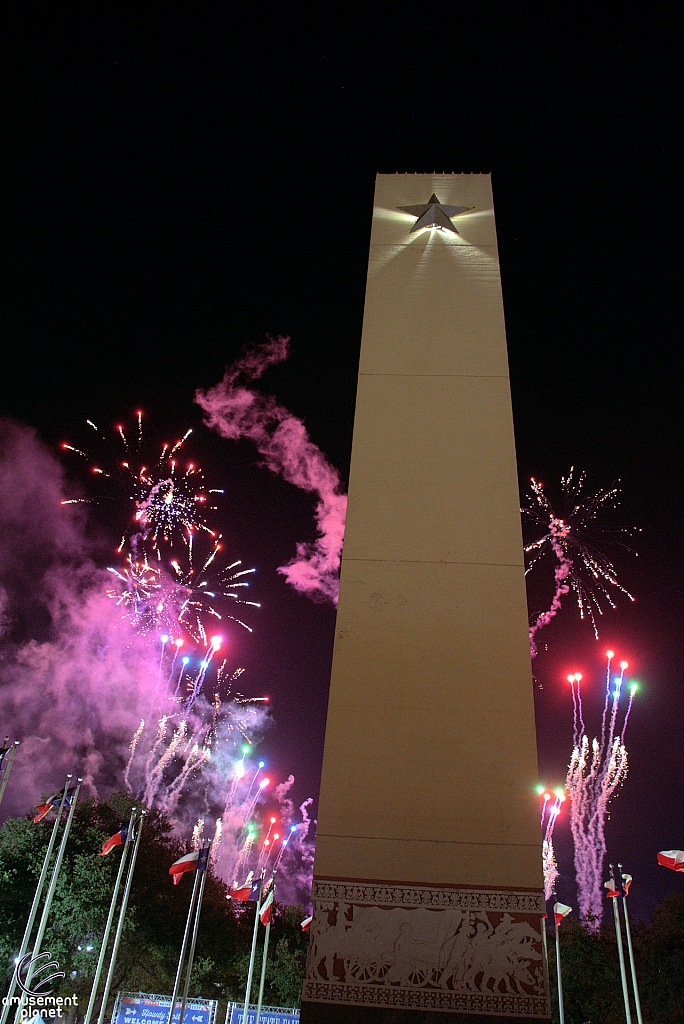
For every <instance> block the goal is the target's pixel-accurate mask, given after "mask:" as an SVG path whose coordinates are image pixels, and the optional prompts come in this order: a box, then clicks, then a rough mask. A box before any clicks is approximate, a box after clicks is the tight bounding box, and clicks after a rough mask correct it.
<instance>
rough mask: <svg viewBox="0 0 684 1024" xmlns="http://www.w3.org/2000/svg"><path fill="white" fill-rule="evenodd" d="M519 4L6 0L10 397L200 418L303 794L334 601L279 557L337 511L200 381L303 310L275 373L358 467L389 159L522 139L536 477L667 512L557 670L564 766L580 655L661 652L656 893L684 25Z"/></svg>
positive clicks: (312, 427) (676, 726) (650, 659)
mask: <svg viewBox="0 0 684 1024" xmlns="http://www.w3.org/2000/svg"><path fill="white" fill-rule="evenodd" d="M495 10H496V8H494V7H492V8H491V9H489V15H488V14H487V10H484V11H483V12H482V14H481V19H482V20H481V21H480V20H478V21H477V23H475V22H473V21H472V20H470V15H469V14H468V15H467V16H466V10H465V8H463V9H458V10H456V11H452V12H451V13H450V16H449V21H450V24H446V22H444V19H441V18H440V19H438V21H440V22H444V23H443V24H438V23H433V22H432V21H430V19H429V18H428V22H429V24H425V25H417V26H416V27H414V28H411V27H410V26H407V27H406V28H402V27H401V26H399V25H395V26H394V27H393V28H391V29H390V30H389V31H388V28H387V25H386V24H385V23H383V22H381V21H380V20H377V21H376V20H374V19H372V18H370V19H368V20H366V21H363V22H361V21H354V22H353V23H352V22H351V21H350V20H349V17H348V14H347V13H346V12H345V10H344V9H339V10H338V11H336V12H335V11H332V10H331V12H330V15H329V16H330V17H331V19H332V22H331V25H330V26H329V27H328V28H325V29H324V28H323V27H320V28H318V29H317V28H316V27H312V25H311V24H309V23H305V22H304V20H303V18H302V15H300V14H297V13H296V12H295V11H294V9H292V10H289V11H288V12H287V13H286V14H283V15H282V18H281V19H280V20H279V21H278V23H272V24H269V25H265V24H262V20H265V17H266V16H265V12H264V13H263V19H262V15H260V14H259V13H258V12H257V11H255V12H254V13H253V15H251V16H250V15H245V16H244V17H242V18H238V17H237V16H236V17H235V19H234V20H233V21H228V20H227V19H224V18H221V17H220V16H219V15H218V14H217V13H216V11H215V10H214V9H210V8H208V7H207V8H200V9H198V10H197V11H196V12H195V13H193V16H192V17H191V18H188V19H187V20H185V21H183V22H181V21H176V20H174V18H175V15H171V16H169V15H168V12H167V9H162V8H161V7H156V8H154V9H150V11H148V12H147V13H145V14H141V13H140V12H139V11H134V9H133V8H132V7H131V8H130V9H126V7H125V5H124V6H122V7H120V6H118V5H117V7H116V10H115V9H114V8H111V9H109V11H108V12H106V13H105V14H104V15H103V12H102V10H101V9H98V8H96V7H94V6H92V5H83V6H81V7H78V8H73V9H72V11H71V13H70V15H69V17H68V19H67V18H63V19H62V18H54V16H53V15H50V16H49V17H48V16H46V13H45V11H41V15H40V18H38V17H37V16H36V17H31V16H30V15H28V14H27V11H26V10H25V9H19V8H17V9H16V10H15V11H14V13H13V14H12V13H11V14H10V15H9V16H7V14H6V15H5V19H6V26H5V43H4V47H5V58H4V67H5V102H4V104H3V106H4V108H5V113H4V121H5V129H4V132H3V135H4V139H5V142H6V143H7V144H8V152H7V156H6V158H5V168H4V177H5V187H4V190H3V191H4V199H5V203H4V207H5V210H4V222H5V239H6V245H5V261H4V275H3V277H4V283H3V290H4V297H3V301H2V310H1V315H2V349H3V359H2V377H3V387H2V398H1V401H0V412H1V413H2V414H5V415H9V416H12V417H15V418H17V419H19V420H20V421H22V422H24V423H29V424H32V425H34V426H35V427H37V429H38V430H39V432H40V435H41V437H42V438H43V439H44V441H45V442H47V443H48V444H50V445H56V444H57V443H58V442H60V441H62V440H64V439H67V438H69V439H71V438H77V437H78V436H79V431H80V430H81V424H82V423H83V421H84V419H85V418H86V417H87V416H89V417H91V418H94V419H96V421H98V422H101V423H102V424H107V423H110V424H111V423H113V422H118V421H119V420H121V419H125V418H126V417H129V418H130V416H131V413H132V411H133V410H135V409H137V408H138V407H142V408H143V409H144V410H145V412H146V416H147V420H148V422H149V424H150V429H151V431H152V433H153V434H154V435H155V436H158V437H159V438H160V439H162V440H163V439H165V437H164V435H165V433H166V432H168V433H169V435H177V434H178V433H179V431H180V430H182V429H184V428H185V427H186V425H192V426H195V427H197V428H198V437H199V440H198V447H200V449H201V454H202V462H203V464H204V467H205V469H206V470H207V472H208V474H209V475H210V476H211V477H212V478H214V479H216V478H217V477H220V478H221V479H222V482H225V486H226V488H227V496H226V499H225V504H224V515H225V523H224V524H223V525H224V530H225V533H226V535H227V536H229V537H230V539H231V541H232V542H233V543H234V546H235V550H236V551H237V552H238V553H239V555H240V556H241V557H243V558H244V559H245V561H249V562H250V564H256V565H258V566H259V568H260V584H259V585H260V587H261V596H262V599H263V602H264V608H263V610H262V612H261V621H260V625H259V627H258V630H257V633H256V634H255V638H254V640H253V641H250V644H249V645H248V644H245V647H244V650H243V651H242V652H241V653H242V657H243V663H244V664H245V665H246V666H247V668H248V676H247V677H248V679H251V681H252V685H253V687H254V692H263V691H264V690H265V689H266V690H268V691H269V692H270V693H271V695H272V697H273V701H274V708H275V716H276V718H277V721H278V729H277V730H276V731H274V732H273V733H272V735H271V737H270V738H269V740H268V744H269V745H270V750H271V756H272V758H274V759H275V761H276V763H277V764H278V766H279V769H280V770H281V772H282V773H287V772H289V771H293V772H294V774H295V775H296V776H297V779H298V793H299V795H300V796H301V797H302V798H304V797H305V796H307V795H309V793H313V792H315V789H316V787H317V775H318V770H319V764H320V757H321V751H322V742H323V730H324V721H325V700H326V686H327V679H328V672H329V662H330V654H331V644H332V635H333V628H334V616H333V614H332V612H331V610H330V609H328V608H326V607H323V606H320V605H318V606H317V605H313V604H311V603H310V602H309V601H307V600H306V599H305V598H302V597H297V596H296V595H294V594H291V593H290V592H288V590H287V589H286V587H285V585H284V584H283V583H282V581H281V580H280V579H278V578H276V577H275V575H274V569H275V567H276V566H277V565H279V564H282V563H283V562H284V561H286V560H288V559H289V557H291V555H292V552H293V548H294V543H295V542H296V541H297V540H303V539H307V538H310V537H311V536H312V533H313V525H312V521H311V509H312V502H311V500H310V499H309V498H308V497H307V496H306V495H303V494H301V493H299V492H296V491H294V490H293V488H291V487H289V486H288V485H286V484H284V483H282V482H281V481H278V480H276V479H274V478H273V477H271V476H270V475H269V474H268V473H267V472H266V471H263V470H259V469H258V468H257V467H256V464H255V463H256V460H255V456H254V452H253V450H251V449H250V448H248V447H247V446H244V447H243V446H241V445H238V446H235V445H229V444H228V443H227V442H223V441H220V440H219V439H218V438H215V437H212V436H210V435H209V434H208V433H207V432H202V431H201V428H200V423H201V417H200V412H199V409H198V408H197V407H196V406H194V405H193V404H192V398H193V394H194V391H195V389H196V388H197V387H208V386H211V385H212V384H214V383H215V382H216V381H218V380H219V379H220V377H221V375H222V373H223V369H224V367H225V365H226V364H227V363H230V362H231V361H232V360H233V359H234V358H235V356H236V355H237V354H238V352H239V351H240V350H241V348H242V346H243V345H244V344H246V343H250V342H255V341H260V340H261V339H262V338H263V336H264V334H265V333H266V332H269V333H278V332H280V333H285V334H288V335H290V336H291V338H292V346H293V355H292V358H291V359H290V361H289V362H288V363H286V364H285V365H284V366H282V367H278V368H276V369H275V370H273V371H272V372H271V373H270V374H269V375H268V376H267V377H266V378H264V380H263V382H262V383H263V388H264V389H266V390H268V391H270V392H271V393H273V394H276V395H277V396H278V399H279V400H280V401H281V402H282V403H283V404H285V405H287V406H288V408H290V409H291V410H292V411H293V412H294V413H295V414H297V415H299V416H302V417H303V418H304V419H305V421H306V424H307V427H308V429H309V432H310V434H311V436H312V438H313V439H314V441H315V442H316V443H317V444H318V445H319V446H320V447H321V448H322V449H323V451H325V452H326V453H327V455H328V457H329V458H330V460H331V461H332V462H333V463H334V464H335V465H336V466H338V467H339V468H340V470H341V472H342V473H343V475H346V473H347V471H348V464H349V452H350V443H351V430H352V419H353V408H354V392H355V384H356V369H357V362H358V351H359V343H360V331H361V322H362V315H363V296H364V286H365V274H366V256H367V246H368V235H369V228H370V218H371V209H372V196H373V182H374V174H375V173H376V171H383V172H393V171H419V172H431V171H491V172H492V174H493V183H494V194H495V205H496V217H497V230H498V235H499V249H500V257H501V265H502V279H503V289H504V302H505V311H506V323H507V334H508V342H509V356H510V365H511V380H512V389H513V404H514V415H515V424H516V437H517V446H518V458H519V469H520V478H521V486H525V481H527V480H529V477H530V476H531V475H535V476H537V477H538V478H540V479H541V480H543V481H544V482H545V483H549V484H553V482H554V481H557V480H558V479H559V477H560V476H561V474H562V473H564V472H565V471H567V469H568V468H569V467H570V465H572V464H574V465H575V466H578V467H581V468H584V469H585V470H586V471H587V473H588V475H589V483H590V484H595V485H596V486H601V485H607V484H610V483H611V482H612V481H613V480H615V479H617V478H620V479H621V481H622V486H623V488H624V500H623V505H622V509H621V513H620V517H619V520H620V522H621V523H624V524H634V525H639V526H641V527H643V530H644V532H643V535H642V538H641V539H640V541H639V542H638V547H639V550H640V557H639V559H638V561H637V562H636V563H635V562H634V560H633V559H631V558H630V557H629V556H627V555H622V554H620V553H618V554H616V563H617V565H618V567H619V569H620V572H621V575H622V579H623V581H624V582H625V583H626V585H627V586H628V587H629V589H630V590H632V591H633V592H634V593H635V594H636V596H637V598H638V601H637V603H636V605H634V606H631V605H628V603H627V602H623V604H622V605H621V608H620V610H619V611H618V612H617V613H611V614H610V615H609V616H607V617H606V619H605V621H604V622H603V623H602V638H601V641H600V643H599V644H598V645H597V644H596V643H595V642H594V640H593V637H592V634H591V631H590V629H589V628H588V627H587V626H586V625H580V624H578V622H577V614H576V610H574V609H573V608H572V606H571V605H570V604H568V605H567V606H566V608H565V610H564V611H563V613H562V615H561V616H560V617H559V618H558V619H557V620H556V622H555V623H554V624H553V625H552V626H551V627H549V629H548V630H547V631H546V635H544V634H542V637H543V638H544V639H545V640H546V641H547V642H548V644H549V649H548V651H547V652H542V654H541V655H540V657H539V658H538V660H537V664H536V672H537V675H538V679H539V682H540V683H541V684H542V685H543V689H539V688H538V687H537V688H536V690H535V693H536V697H537V705H538V721H539V738H540V768H541V775H542V778H543V779H544V781H548V782H552V783H558V782H561V781H562V778H563V774H564V771H563V769H564V766H565V764H566V763H567V758H568V755H569V749H570V746H569V745H570V737H571V732H570V724H571V723H570V706H569V695H568V693H567V689H566V688H563V685H562V680H563V679H564V676H565V674H566V673H567V671H569V670H570V669H571V668H575V667H580V668H582V669H583V670H585V671H586V673H587V675H591V674H592V673H593V676H594V677H595V678H596V679H597V681H598V677H599V673H600V671H601V659H602V654H603V651H604V650H605V649H606V648H607V647H608V646H609V645H612V646H614V647H615V648H616V650H618V651H619V652H620V654H624V656H625V657H627V659H628V660H630V662H632V663H633V664H635V665H636V666H637V674H638V677H639V679H640V680H641V681H642V683H643V689H642V693H641V695H640V698H639V706H638V707H637V708H636V710H635V713H634V717H633V719H632V722H631V725H630V736H629V743H628V748H629V750H630V755H631V764H632V770H631V774H630V776H629V778H628V781H627V784H626V786H625V788H624V791H623V792H622V793H621V794H620V796H619V798H618V800H617V801H616V802H615V804H614V811H613V818H612V821H611V824H610V826H609V845H610V851H611V853H613V854H614V856H615V857H616V859H619V858H621V859H622V860H623V862H624V863H625V864H626V865H627V866H628V867H629V868H630V869H631V870H632V873H633V874H634V875H635V878H636V879H637V882H636V883H635V888H634V889H633V898H634V904H635V910H636V911H637V912H638V913H639V914H641V915H642V916H646V915H648V914H649V913H650V912H651V910H652V908H653V906H654V905H655V903H656V902H657V901H658V900H659V899H660V898H661V897H662V895H663V894H664V893H665V892H667V891H670V890H671V889H673V888H679V889H681V886H677V883H678V882H679V879H678V878H675V876H673V875H670V874H669V873H668V872H666V871H665V870H664V869H659V868H656V867H655V851H656V850H658V849H662V848H670V847H681V846H684V832H683V830H682V816H681V806H682V785H683V784H682V772H681V767H680V762H681V739H680V737H681V734H682V727H683V726H684V712H683V711H682V680H681V674H682V673H681V665H682V655H683V653H684V652H683V650H682V639H681V622H682V611H683V608H682V604H683V602H682V587H681V568H682V566H681V563H682V558H681V547H680V538H681V534H682V516H681V509H682V497H683V495H682V480H681V456H680V452H681V441H682V437H681V428H680V409H681V397H680V396H681V388H682V373H681V341H680V324H679V309H678V302H679V291H680V288H679V279H678V278H679V272H677V271H676V267H677V265H679V262H680V260H681V257H680V253H679V249H680V235H681V201H680V166H679V164H680V157H679V156H678V153H679V149H680V146H679V137H678V135H679V127H678V117H677V111H676V107H675V100H674V99H673V98H672V97H673V96H676V95H677V94H678V92H679V84H678V81H677V66H678V60H679V56H678V53H677V52H676V48H675V44H674V42H673V40H674V36H675V28H674V25H672V26H671V27H670V26H668V25H667V24H664V23H663V22H662V21H661V22H660V23H659V26H658V28H657V29H654V28H653V27H652V26H649V27H647V28H644V26H643V24H641V23H640V22H638V21H634V22H633V23H630V22H627V21H626V20H624V17H622V16H621V18H620V19H616V20H615V21H614V23H609V22H608V20H606V21H604V22H592V23H591V24H589V25H587V24H586V23H583V21H582V17H583V16H582V15H581V11H580V8H566V9H564V12H563V13H560V14H558V13H556V14H555V15H554V17H555V18H556V19H557V20H556V21H555V22H554V23H550V22H549V23H541V24H540V23H537V22H534V23H533V22H532V21H530V20H529V19H528V18H526V17H524V16H521V19H520V20H519V21H518V22H517V23H516V24H515V25H514V26H512V25H499V26H497V27H494V26H492V24H491V20H492V18H493V16H494V12H495ZM162 13H163V15H164V17H163V21H162V20H161V16H162ZM585 16H586V11H585ZM445 17H446V16H445ZM50 18H52V20H50ZM298 19H302V21H301V23H300V22H299V21H298ZM670 29H671V31H670ZM427 511H429V510H426V512H427ZM250 645H251V646H250ZM246 685H247V684H246ZM436 713H438V711H436ZM416 741H417V743H419V742H422V738H421V737H416ZM563 830H564V826H563V825H560V826H559V830H558V831H559V842H560V847H561V868H562V869H563V872H564V874H563V878H562V880H561V886H560V892H561V898H566V897H567V900H568V902H571V901H572V886H571V875H572V866H571V859H570V848H569V846H568V845H567V843H565V845H564V841H563V839H562V836H563Z"/></svg>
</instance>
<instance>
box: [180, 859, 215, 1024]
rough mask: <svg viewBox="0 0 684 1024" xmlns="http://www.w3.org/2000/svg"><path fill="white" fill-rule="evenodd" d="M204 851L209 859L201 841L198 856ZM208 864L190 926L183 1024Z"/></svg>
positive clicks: (182, 1008)
mask: <svg viewBox="0 0 684 1024" xmlns="http://www.w3.org/2000/svg"><path fill="white" fill-rule="evenodd" d="M205 851H206V856H207V860H208V859H209V847H208V844H205V843H204V842H203V843H202V847H201V849H200V858H201V857H202V853H203V852H205ZM208 868H209V866H208V864H206V863H205V865H204V867H203V869H202V881H201V882H200V887H199V895H198V897H197V912H196V914H195V923H194V925H193V928H192V940H191V942H190V952H189V953H188V966H187V968H186V972H185V984H184V985H183V997H182V1001H181V1009H180V1018H179V1020H178V1024H183V1017H184V1016H185V1006H186V1004H187V1001H188V991H189V990H190V975H191V974H192V964H193V961H194V959H195V946H196V944H197V932H198V931H199V919H200V914H201V912H202V897H203V896H204V885H205V883H206V880H207V873H208ZM197 873H198V874H199V873H200V862H199V860H198V861H197Z"/></svg>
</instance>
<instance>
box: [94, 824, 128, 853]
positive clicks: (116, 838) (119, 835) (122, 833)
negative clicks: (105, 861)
mask: <svg viewBox="0 0 684 1024" xmlns="http://www.w3.org/2000/svg"><path fill="white" fill-rule="evenodd" d="M127 836H128V825H124V826H123V827H122V828H120V829H119V831H118V832H116V833H115V834H114V835H113V836H110V838H109V839H105V841H104V843H103V844H102V849H101V850H100V852H99V853H98V857H106V856H107V854H108V853H111V852H112V850H113V849H114V847H115V846H121V845H122V843H125V842H126V837H127Z"/></svg>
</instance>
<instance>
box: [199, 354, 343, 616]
mask: <svg viewBox="0 0 684 1024" xmlns="http://www.w3.org/2000/svg"><path fill="white" fill-rule="evenodd" d="M288 354H289V338H283V337H278V338H268V340H267V341H266V342H265V343H264V344H263V345H260V346H258V347H257V348H255V349H253V350H252V351H251V352H249V353H247V355H245V356H243V357H242V358H241V359H239V360H238V361H237V362H235V363H234V364H233V365H232V366H231V367H230V368H229V369H228V370H226V373H225V375H224V377H223V380H222V381H221V383H220V384H216V385H215V386H214V387H213V388H209V389H208V390H206V391H204V390H201V389H200V390H198V391H197V393H196V395H195V401H196V402H197V403H198V405H200V406H201V408H202V409H203V410H204V413H205V417H204V421H205V423H206V424H207V426H208V427H211V428H212V429H213V430H216V432H217V433H218V434H220V435H221V437H225V438H227V439H229V440H231V441H237V440H239V439H240V438H247V439H248V440H249V441H251V442H252V443H253V444H254V445H255V446H256V448H257V451H258V452H259V453H260V455H261V456H262V457H263V464H264V465H265V466H266V467H267V468H268V469H270V470H271V472H273V473H277V474H279V475H280V476H282V477H283V479H285V480H287V481H288V483H291V484H294V485H295V487H299V488H301V489H302V490H303V491H307V492H308V493H310V494H316V495H317V496H318V504H317V506H316V512H315V518H316V526H317V528H318V532H319V536H318V537H317V538H316V540H315V541H313V542H306V541H302V542H300V543H298V544H297V548H296V551H297V553H296V555H295V557H294V558H293V559H292V561H290V562H288V564H287V565H282V566H280V567H279V568H278V572H279V573H281V574H282V575H283V576H284V577H285V579H286V580H287V582H288V583H289V584H290V586H292V587H294V589H295V590H297V591H299V593H301V594H306V595H308V596H309V597H311V598H313V599H314V600H324V601H325V600H328V601H331V602H332V603H333V604H337V595H338V590H339V574H340V558H341V556H342V544H343V541H344V522H345V515H346V511H347V497H346V495H345V494H344V493H343V491H342V483H341V481H340V475H339V473H338V471H337V470H336V469H335V467H334V466H331V464H330V463H329V462H328V460H327V459H326V457H325V455H324V454H323V452H322V451H321V450H320V449H319V448H317V447H316V445H315V444H314V443H313V441H312V440H311V439H310V437H309V435H308V433H307V430H306V427H305V426H304V424H303V422H302V421H301V420H300V419H298V417H296V416H293V415H292V413H290V412H288V410H287V409H285V408H284V407H283V406H282V405H279V404H278V402H277V401H276V400H275V399H274V398H272V397H270V396H267V395H262V394H260V393H259V392H257V391H253V390H251V388H250V387H249V386H248V385H249V384H250V383H251V382H252V381H254V380H257V379H258V378H259V377H261V375H262V374H263V373H264V371H265V370H266V369H267V368H268V367H269V366H272V365H274V364H276V363H279V362H282V361H283V360H284V359H287V356H288Z"/></svg>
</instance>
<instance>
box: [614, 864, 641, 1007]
mask: <svg viewBox="0 0 684 1024" xmlns="http://www.w3.org/2000/svg"><path fill="white" fill-rule="evenodd" d="M618 871H619V872H620V874H621V875H622V878H623V879H625V878H626V879H627V880H628V884H627V886H626V887H625V894H624V896H623V898H622V909H623V910H624V912H625V931H626V932H627V949H628V950H629V966H630V969H631V972H632V987H633V989H634V1005H635V1006H636V1013H637V1020H638V1022H639V1024H644V1021H643V1018H642V1016H641V1000H640V999H639V986H638V984H637V976H636V964H635V963H634V950H633V948H632V930H631V928H630V927H629V914H628V912H627V894H628V892H629V882H631V878H630V877H629V875H623V874H622V864H618Z"/></svg>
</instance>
